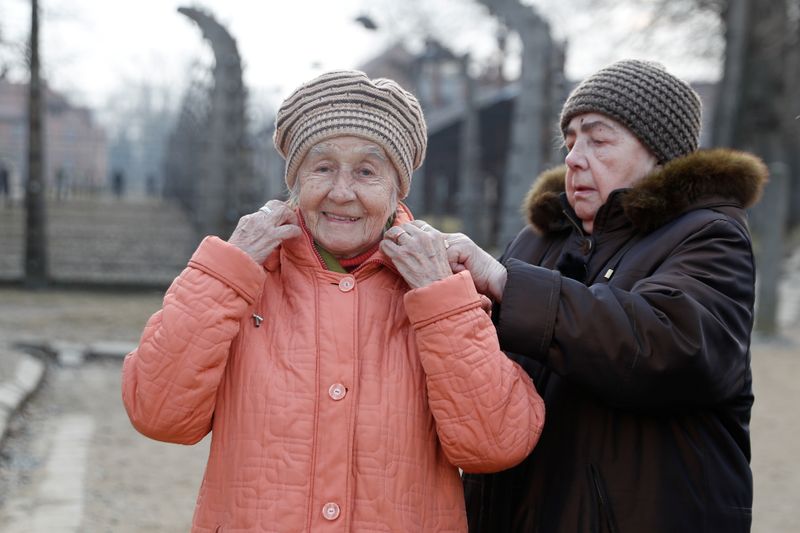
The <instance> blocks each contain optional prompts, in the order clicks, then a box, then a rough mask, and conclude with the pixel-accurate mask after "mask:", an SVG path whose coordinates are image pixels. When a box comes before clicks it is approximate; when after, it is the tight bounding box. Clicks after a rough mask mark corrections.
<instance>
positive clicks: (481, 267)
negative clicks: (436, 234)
mask: <svg viewBox="0 0 800 533" xmlns="http://www.w3.org/2000/svg"><path fill="white" fill-rule="evenodd" d="M445 239H446V242H447V246H448V247H447V259H448V261H449V263H450V268H451V269H452V270H453V272H461V271H462V270H469V273H470V274H471V275H472V281H473V282H474V283H475V289H476V290H477V291H478V292H480V293H481V294H485V295H486V296H488V297H489V298H491V299H492V300H494V301H495V302H500V301H502V299H503V289H505V286H506V277H507V272H506V267H504V266H503V265H502V263H500V262H499V261H497V260H496V259H495V258H494V257H492V256H491V254H489V253H488V252H486V251H484V250H483V249H482V248H481V247H480V246H478V245H477V244H475V243H474V242H472V239H470V238H469V237H467V236H466V235H464V234H463V233H451V234H448V235H445Z"/></svg>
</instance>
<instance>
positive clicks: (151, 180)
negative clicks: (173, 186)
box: [145, 174, 158, 198]
mask: <svg viewBox="0 0 800 533" xmlns="http://www.w3.org/2000/svg"><path fill="white" fill-rule="evenodd" d="M145 190H146V192H147V196H149V197H151V198H155V197H156V196H158V188H157V185H156V177H155V176H154V175H153V174H148V175H147V178H146V179H145Z"/></svg>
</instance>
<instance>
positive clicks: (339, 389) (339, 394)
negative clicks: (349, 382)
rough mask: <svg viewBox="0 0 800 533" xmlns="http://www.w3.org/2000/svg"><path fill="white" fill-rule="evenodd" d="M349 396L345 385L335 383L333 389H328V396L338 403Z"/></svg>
mask: <svg viewBox="0 0 800 533" xmlns="http://www.w3.org/2000/svg"><path fill="white" fill-rule="evenodd" d="M346 394H347V389H345V388H344V385H342V384H341V383H334V384H333V385H331V388H329V389H328V395H329V396H330V397H331V398H333V399H334V400H336V401H339V400H341V399H342V398H344V397H345V395H346Z"/></svg>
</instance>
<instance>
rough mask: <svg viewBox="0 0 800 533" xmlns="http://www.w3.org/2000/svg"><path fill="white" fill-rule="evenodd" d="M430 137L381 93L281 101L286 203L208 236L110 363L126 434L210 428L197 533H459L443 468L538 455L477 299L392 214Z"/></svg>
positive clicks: (412, 224) (437, 246)
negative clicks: (118, 375) (130, 348)
mask: <svg viewBox="0 0 800 533" xmlns="http://www.w3.org/2000/svg"><path fill="white" fill-rule="evenodd" d="M426 130H427V128H426V124H425V119H424V117H423V115H422V110H421V109H420V106H419V103H418V102H417V99H416V98H415V97H414V96H413V95H412V94H411V93H409V92H407V91H405V90H404V89H402V88H401V87H400V86H399V85H398V84H397V83H395V82H394V81H391V80H387V79H376V80H371V79H369V78H368V77H367V76H366V75H364V74H363V73H361V72H357V71H335V72H329V73H326V74H323V75H321V76H319V77H317V78H315V79H313V80H311V81H309V82H308V83H306V84H304V85H302V86H300V87H299V88H298V89H296V90H295V91H294V93H293V94H291V95H290V96H289V97H288V98H287V99H286V100H285V101H284V102H283V104H282V105H281V107H280V109H279V111H278V116H277V121H276V129H275V138H274V141H275V146H276V148H277V150H278V152H279V153H280V154H281V155H282V156H283V157H284V158H285V159H286V174H285V178H286V184H287V186H288V187H289V190H290V200H289V202H288V203H284V202H282V201H278V200H270V201H269V202H267V203H266V204H265V205H264V206H263V207H262V208H261V209H259V210H258V211H256V212H255V213H252V214H250V215H246V216H244V217H242V219H241V220H240V221H239V224H238V226H237V227H236V229H235V230H234V231H233V234H232V235H231V237H230V239H228V241H227V242H225V241H222V240H220V239H219V238H217V237H207V238H206V239H205V240H204V241H203V242H202V243H201V244H200V246H199V248H198V249H197V251H196V252H195V253H194V256H193V257H192V259H191V260H190V261H189V265H188V267H187V268H186V269H185V270H184V271H183V273H181V275H180V276H178V278H177V279H176V280H175V281H174V282H173V284H172V286H171V287H170V289H169V290H168V291H167V294H166V296H165V297H164V307H163V309H162V310H161V311H159V312H157V313H156V314H155V315H153V317H152V318H151V319H150V321H149V322H148V324H147V326H146V327H145V330H144V333H143V334H142V338H141V341H140V343H139V347H138V348H137V349H136V350H135V351H134V352H132V353H131V354H129V355H128V357H127V358H126V359H125V364H124V369H123V399H124V403H125V407H126V409H127V412H128V415H129V417H130V419H131V422H132V423H133V425H134V426H135V427H136V429H138V430H139V431H140V432H142V433H143V434H145V435H147V436H149V437H152V438H154V439H158V440H162V441H167V442H176V443H182V444H193V443H196V442H198V441H199V440H201V439H202V438H203V437H205V436H206V435H207V434H208V433H209V432H211V453H210V456H209V459H208V465H207V467H206V470H205V476H204V479H203V483H202V486H201V488H200V495H199V497H198V500H197V506H196V508H195V514H194V522H193V531H209V532H211V531H287V532H290V531H326V530H328V529H330V530H331V531H334V530H335V531H353V532H360V531H397V532H417V531H419V532H428V531H454V532H455V531H466V529H467V517H466V510H465V507H464V495H463V489H462V485H461V478H460V475H459V468H461V469H463V470H464V471H466V472H493V471H498V470H503V469H506V468H509V467H511V466H513V465H515V464H517V463H518V462H520V461H521V460H523V459H524V458H525V457H526V456H527V455H528V453H530V451H531V449H532V448H533V446H534V444H535V443H536V441H537V439H538V436H539V433H540V431H541V428H542V423H543V417H544V411H543V409H542V401H541V398H540V397H539V396H538V394H537V393H536V390H535V388H534V386H533V382H532V380H531V379H530V377H529V376H528V375H527V374H526V373H525V371H524V370H523V369H522V368H520V367H519V366H518V365H517V364H516V363H514V362H513V361H511V360H510V359H508V358H507V357H506V356H505V355H504V354H503V353H502V352H501V351H500V349H499V347H498V344H497V337H496V335H495V330H494V326H493V325H492V322H491V320H490V318H489V315H488V314H487V313H486V311H485V310H484V309H483V305H484V303H488V302H486V300H485V298H482V297H480V295H479V294H478V292H477V291H476V290H475V287H474V284H473V281H472V278H471V277H470V274H469V273H468V272H461V273H459V274H453V272H452V270H451V268H450V265H449V264H448V261H447V243H446V241H445V240H444V237H443V235H442V234H441V233H439V232H438V231H436V230H435V229H433V228H432V227H430V226H429V225H428V224H425V223H424V222H422V221H418V220H413V218H412V216H411V213H410V212H409V210H408V209H407V208H406V207H405V206H404V205H403V204H402V203H401V202H400V200H402V199H403V198H405V197H406V195H407V194H408V191H409V187H410V186H411V177H412V172H413V171H414V169H416V168H418V167H419V166H420V165H421V164H422V161H423V159H424V155H425V149H426V146H427V131H426ZM165 482H168V480H166V479H165Z"/></svg>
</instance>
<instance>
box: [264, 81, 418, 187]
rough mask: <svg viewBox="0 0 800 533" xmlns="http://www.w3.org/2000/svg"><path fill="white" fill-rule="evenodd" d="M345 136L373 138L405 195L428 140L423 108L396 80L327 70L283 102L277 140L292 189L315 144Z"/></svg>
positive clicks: (278, 117)
mask: <svg viewBox="0 0 800 533" xmlns="http://www.w3.org/2000/svg"><path fill="white" fill-rule="evenodd" d="M346 135H353V136H356V137H361V138H363V139H366V140H370V141H373V142H375V143H376V144H378V145H379V146H381V147H382V148H383V149H384V150H385V151H386V154H387V155H388V156H389V159H390V160H391V162H392V164H393V165H394V167H395V169H397V173H398V177H399V179H400V190H399V195H400V198H401V199H402V198H405V197H406V196H407V195H408V189H409V187H410V185H411V175H412V173H413V172H414V170H416V169H417V168H419V167H420V166H421V165H422V161H423V160H424V159H425V150H426V148H427V144H428V129H427V125H426V124H425V117H424V115H423V113H422V107H421V106H420V104H419V102H418V101H417V99H416V97H415V96H414V95H413V94H411V93H410V92H408V91H406V90H405V89H403V88H402V87H400V85H398V84H397V82H395V81H393V80H390V79H386V78H378V79H374V80H371V79H369V77H368V76H367V75H366V74H364V73H363V72H360V71H357V70H337V71H332V72H327V73H325V74H322V75H320V76H318V77H317V78H314V79H313V80H311V81H309V82H307V83H304V84H303V85H301V86H300V87H298V88H297V89H296V90H295V91H294V92H293V93H292V94H291V95H289V97H288V98H286V100H284V101H283V103H282V104H281V107H280V109H279V110H278V116H277V117H276V119H275V135H274V137H273V142H274V143H275V148H276V149H277V150H278V153H280V154H281V156H282V157H283V158H284V159H285V160H286V185H287V186H288V187H289V190H291V189H292V188H293V187H294V184H295V181H296V179H297V170H298V168H299V167H300V164H301V163H302V162H303V159H304V158H305V156H306V154H308V151H309V150H310V149H311V148H312V147H313V146H314V145H315V144H317V143H320V142H322V141H324V140H327V139H331V138H333V137H339V136H346Z"/></svg>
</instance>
